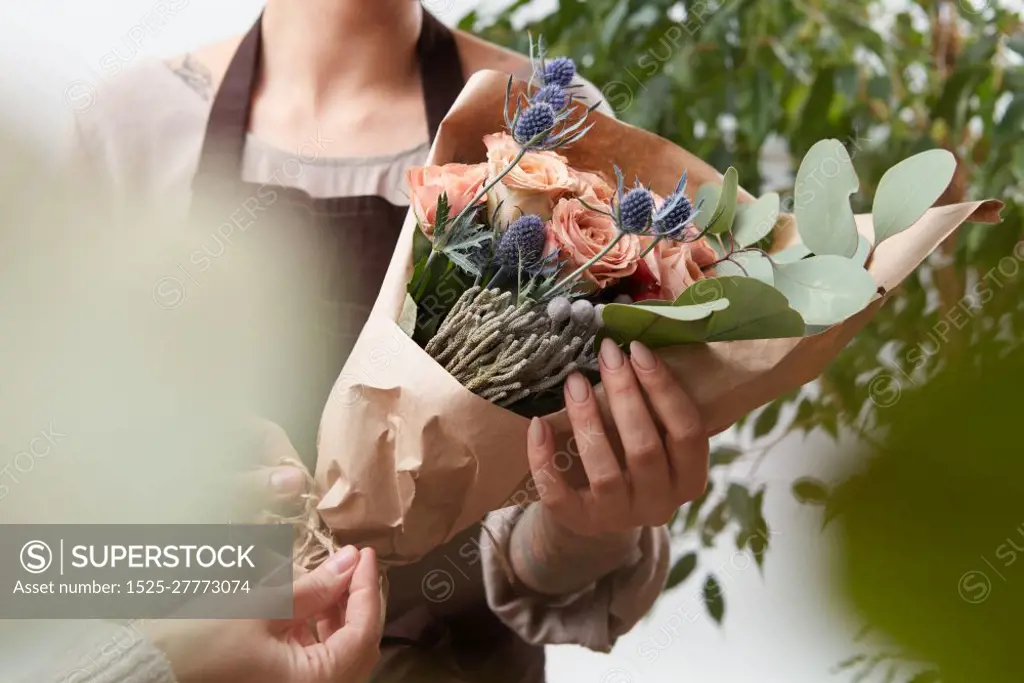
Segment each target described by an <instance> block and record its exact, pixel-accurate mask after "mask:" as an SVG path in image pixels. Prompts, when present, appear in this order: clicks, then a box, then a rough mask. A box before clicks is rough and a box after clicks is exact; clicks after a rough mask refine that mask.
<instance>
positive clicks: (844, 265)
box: [775, 255, 878, 325]
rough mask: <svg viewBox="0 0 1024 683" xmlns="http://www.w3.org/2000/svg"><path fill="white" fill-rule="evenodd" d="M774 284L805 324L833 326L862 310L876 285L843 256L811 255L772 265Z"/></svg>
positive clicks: (854, 262) (858, 266)
mask: <svg viewBox="0 0 1024 683" xmlns="http://www.w3.org/2000/svg"><path fill="white" fill-rule="evenodd" d="M775 287H776V288H778V290H779V291H780V292H782V293H783V294H784V295H785V297H786V299H787V300H788V301H789V305H790V306H792V307H793V308H794V309H796V311H797V312H798V313H799V314H800V315H801V316H802V317H803V319H804V322H806V323H807V324H808V325H834V324H835V323H839V322H842V321H843V320H846V319H847V318H849V317H850V316H852V315H854V314H855V313H857V312H859V311H860V310H862V309H863V308H864V307H865V306H866V305H867V304H868V302H869V301H871V298H872V297H873V296H874V295H875V290H876V289H877V288H878V285H876V284H875V280H874V278H872V277H871V274H870V273H868V271H866V270H864V267H863V266H862V265H860V264H858V263H857V262H856V261H854V260H852V259H848V258H843V257H842V256H830V255H826V256H812V257H810V258H805V259H803V260H801V261H795V262H793V263H783V264H780V265H779V266H777V267H776V268H775Z"/></svg>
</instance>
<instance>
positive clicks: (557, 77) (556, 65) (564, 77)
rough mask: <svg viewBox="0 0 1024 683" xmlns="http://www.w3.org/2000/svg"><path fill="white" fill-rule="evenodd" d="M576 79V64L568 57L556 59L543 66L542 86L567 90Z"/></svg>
mask: <svg viewBox="0 0 1024 683" xmlns="http://www.w3.org/2000/svg"><path fill="white" fill-rule="evenodd" d="M575 77H576V63H575V62H573V61H572V60H571V59H569V58H568V57H556V58H555V59H552V60H551V61H550V62H547V63H546V64H545V65H544V85H558V86H561V87H563V88H568V87H569V86H570V85H572V79H573V78H575Z"/></svg>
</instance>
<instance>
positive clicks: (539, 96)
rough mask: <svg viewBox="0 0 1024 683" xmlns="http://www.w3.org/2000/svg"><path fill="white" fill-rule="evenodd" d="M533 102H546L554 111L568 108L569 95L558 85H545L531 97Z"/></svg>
mask: <svg viewBox="0 0 1024 683" xmlns="http://www.w3.org/2000/svg"><path fill="white" fill-rule="evenodd" d="M533 101H534V102H547V103H548V104H550V105H551V106H552V108H553V109H554V110H555V111H561V110H563V109H565V108H566V107H567V106H569V93H567V92H566V91H565V89H564V88H562V86H560V85H545V86H544V87H543V88H541V89H540V90H538V91H537V92H536V93H535V94H534V96H533Z"/></svg>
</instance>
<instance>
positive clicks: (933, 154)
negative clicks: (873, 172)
mask: <svg viewBox="0 0 1024 683" xmlns="http://www.w3.org/2000/svg"><path fill="white" fill-rule="evenodd" d="M955 172H956V157H954V156H953V154H952V152H949V151H947V150H944V149H931V150H928V151H927V152H921V153H920V154H915V155H914V156H912V157H910V158H909V159H904V160H903V161H901V162H900V163H898V164H896V165H895V166H893V167H892V168H890V169H889V170H888V171H886V172H885V173H884V174H883V175H882V179H881V180H880V181H878V189H877V190H876V191H875V200H874V202H873V203H872V205H871V217H872V219H873V220H874V223H875V245H878V244H881V242H882V240H885V239H888V238H890V237H892V236H893V235H896V234H899V233H900V232H902V231H903V230H906V229H907V228H909V227H910V226H911V225H913V224H914V223H915V222H917V219H918V218H920V217H921V216H923V215H924V212H925V211H927V210H928V209H929V208H930V207H931V205H932V204H934V203H935V200H937V199H938V198H939V197H940V196H941V195H942V193H943V192H945V190H946V188H947V187H949V183H950V181H951V180H953V174H954V173H955Z"/></svg>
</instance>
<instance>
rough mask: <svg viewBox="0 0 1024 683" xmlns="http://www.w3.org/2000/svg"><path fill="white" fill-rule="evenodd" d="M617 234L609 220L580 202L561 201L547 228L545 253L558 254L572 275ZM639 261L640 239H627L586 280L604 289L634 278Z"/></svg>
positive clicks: (590, 271)
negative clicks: (624, 279) (627, 278)
mask: <svg viewBox="0 0 1024 683" xmlns="http://www.w3.org/2000/svg"><path fill="white" fill-rule="evenodd" d="M602 208H605V207H602ZM618 234H619V231H618V228H616V227H615V221H613V220H612V219H611V217H610V216H606V215H604V214H602V213H598V212H597V211H593V210H591V209H588V208H587V207H585V206H583V204H581V203H580V201H579V200H578V199H560V200H559V201H558V203H557V204H555V208H554V212H553V214H552V217H551V223H550V224H549V225H548V240H547V245H546V247H545V250H544V253H545V254H553V253H554V252H555V251H556V250H557V251H558V252H559V258H560V259H561V260H563V261H565V270H566V272H572V271H574V270H576V269H577V268H579V267H580V266H582V265H583V264H584V263H586V262H587V261H589V260H590V259H591V258H592V257H594V256H596V255H597V254H598V253H599V252H600V251H602V250H603V249H604V248H605V247H606V246H608V243H609V242H611V241H612V240H613V239H615V237H616V236H617V235H618ZM639 260H640V238H639V237H637V236H636V235H625V236H624V237H623V238H622V239H620V240H619V241H618V243H617V244H616V245H615V246H614V247H612V249H611V251H609V252H608V253H607V254H605V255H604V256H602V257H601V258H600V259H599V260H598V261H597V262H596V263H594V264H593V265H592V266H590V267H589V268H587V270H585V271H584V273H583V279H584V280H587V281H589V282H591V283H593V284H594V285H596V286H597V287H598V288H603V287H605V286H607V285H608V284H611V283H614V282H615V281H616V280H619V279H621V278H624V277H628V276H629V275H632V274H633V272H634V271H635V270H636V266H637V262H638V261H639Z"/></svg>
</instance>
